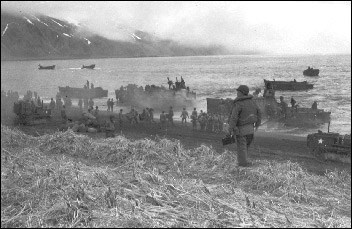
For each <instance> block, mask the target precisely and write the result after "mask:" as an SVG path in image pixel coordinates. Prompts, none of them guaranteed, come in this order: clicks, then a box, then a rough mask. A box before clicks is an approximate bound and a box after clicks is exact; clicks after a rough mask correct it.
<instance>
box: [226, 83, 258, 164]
mask: <svg viewBox="0 0 352 229" xmlns="http://www.w3.org/2000/svg"><path fill="white" fill-rule="evenodd" d="M236 90H237V98H236V99H235V100H234V103H233V107H232V111H231V114H230V117H229V121H228V123H229V133H230V134H233V135H235V136H236V140H237V151H238V153H237V161H238V165H239V166H250V165H251V164H252V163H251V162H248V161H247V153H248V148H249V146H250V144H251V143H252V140H253V138H254V127H255V129H256V130H257V129H258V127H259V125H260V124H261V112H260V109H259V107H258V106H257V104H256V103H255V102H254V101H253V100H252V98H253V96H252V95H248V93H249V88H248V87H247V86H246V85H240V86H239V87H238V88H237V89H236Z"/></svg>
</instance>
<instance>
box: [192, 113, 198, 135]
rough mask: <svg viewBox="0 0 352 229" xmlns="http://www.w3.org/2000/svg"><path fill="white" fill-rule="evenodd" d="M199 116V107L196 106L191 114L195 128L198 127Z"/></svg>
mask: <svg viewBox="0 0 352 229" xmlns="http://www.w3.org/2000/svg"><path fill="white" fill-rule="evenodd" d="M197 118H198V113H197V108H194V109H193V111H192V115H191V119H192V124H193V130H196V129H197Z"/></svg>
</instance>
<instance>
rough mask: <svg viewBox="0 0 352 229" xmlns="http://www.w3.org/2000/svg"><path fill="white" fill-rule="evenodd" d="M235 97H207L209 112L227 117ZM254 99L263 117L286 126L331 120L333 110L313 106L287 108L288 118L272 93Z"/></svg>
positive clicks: (308, 124) (303, 125)
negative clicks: (282, 112) (328, 110)
mask: <svg viewBox="0 0 352 229" xmlns="http://www.w3.org/2000/svg"><path fill="white" fill-rule="evenodd" d="M233 101H234V100H233V99H230V98H227V99H215V98H207V112H208V113H210V114H221V115H224V116H225V117H227V116H228V115H229V114H230V112H231V108H232V104H233ZM253 101H254V102H255V103H256V104H257V105H258V107H259V109H260V111H261V113H262V116H263V119H268V120H270V121H273V122H281V123H283V124H284V125H285V126H295V127H317V126H319V125H321V124H324V123H328V122H330V115H331V112H327V111H324V110H323V109H312V108H304V107H302V108H296V109H295V108H287V109H288V112H287V115H286V118H285V117H284V116H283V115H282V114H281V111H280V107H279V103H278V102H277V101H276V99H275V97H273V96H272V95H266V93H264V96H263V97H253Z"/></svg>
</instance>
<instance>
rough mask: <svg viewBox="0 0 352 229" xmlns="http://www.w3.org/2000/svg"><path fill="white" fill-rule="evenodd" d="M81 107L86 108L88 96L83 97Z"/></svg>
mask: <svg viewBox="0 0 352 229" xmlns="http://www.w3.org/2000/svg"><path fill="white" fill-rule="evenodd" d="M83 107H84V109H87V108H88V98H84V99H83Z"/></svg>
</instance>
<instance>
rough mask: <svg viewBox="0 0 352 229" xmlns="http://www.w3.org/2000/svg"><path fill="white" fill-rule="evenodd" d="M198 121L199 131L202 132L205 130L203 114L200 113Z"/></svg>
mask: <svg viewBox="0 0 352 229" xmlns="http://www.w3.org/2000/svg"><path fill="white" fill-rule="evenodd" d="M198 121H199V125H200V130H202V131H204V130H205V125H206V118H205V115H204V113H201V114H200V115H199V116H198Z"/></svg>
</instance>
